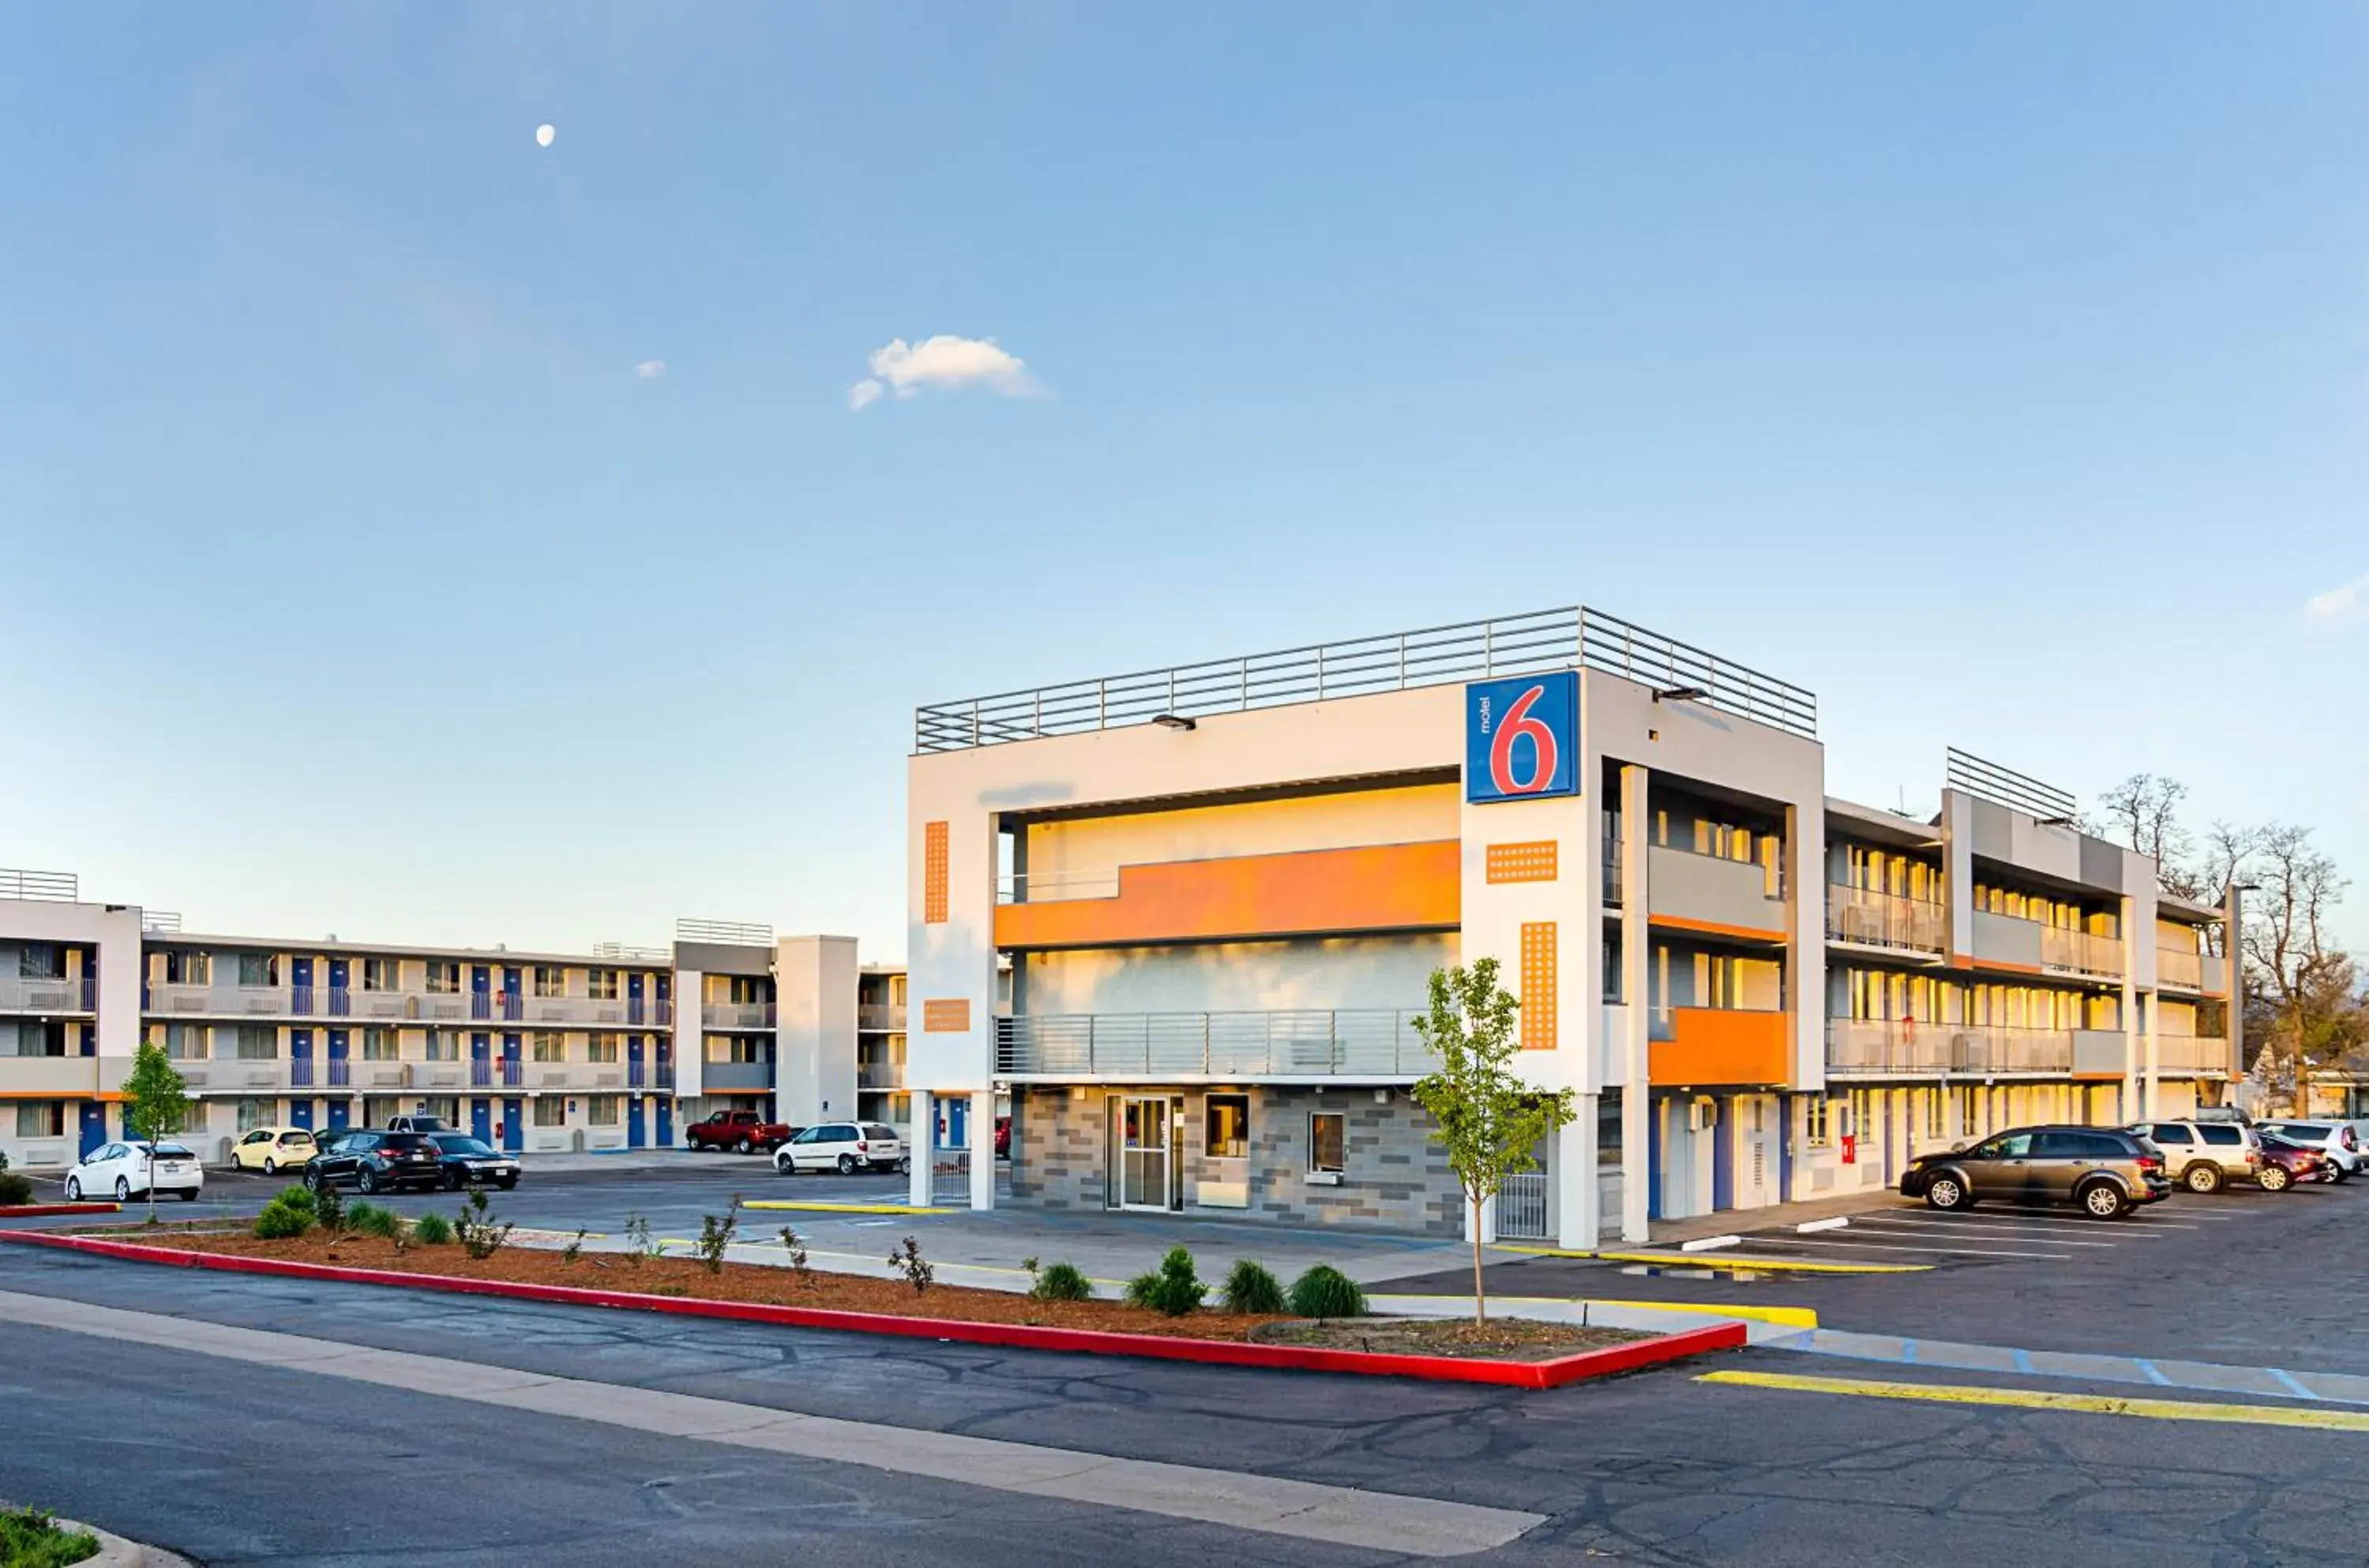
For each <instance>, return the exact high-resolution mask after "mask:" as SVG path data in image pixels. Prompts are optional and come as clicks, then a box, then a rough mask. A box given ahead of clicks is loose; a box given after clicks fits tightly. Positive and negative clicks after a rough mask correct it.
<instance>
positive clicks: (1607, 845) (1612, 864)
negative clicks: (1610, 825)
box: [1604, 839, 1628, 910]
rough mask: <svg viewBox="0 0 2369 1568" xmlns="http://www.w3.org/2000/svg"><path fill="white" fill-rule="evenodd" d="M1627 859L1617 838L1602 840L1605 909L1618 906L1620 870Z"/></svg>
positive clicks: (1617, 907)
mask: <svg viewBox="0 0 2369 1568" xmlns="http://www.w3.org/2000/svg"><path fill="white" fill-rule="evenodd" d="M1627 859H1628V856H1627V855H1626V854H1625V853H1623V852H1622V850H1621V847H1620V841H1619V840H1618V839H1607V840H1606V841H1604V904H1605V907H1606V908H1607V909H1616V910H1617V909H1619V907H1620V898H1621V894H1620V871H1621V867H1622V865H1623V864H1624V863H1625V862H1626V861H1627Z"/></svg>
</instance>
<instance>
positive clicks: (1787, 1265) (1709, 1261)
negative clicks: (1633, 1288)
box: [1491, 1242, 1933, 1274]
mask: <svg viewBox="0 0 2369 1568" xmlns="http://www.w3.org/2000/svg"><path fill="white" fill-rule="evenodd" d="M1491 1245H1492V1246H1493V1248H1494V1250H1496V1251H1498V1252H1501V1253H1523V1254H1525V1255H1526V1256H1529V1257H1539V1258H1591V1259H1594V1260H1595V1261H1596V1262H1598V1263H1652V1264H1662V1265H1666V1266H1669V1267H1673V1268H1713V1269H1720V1268H1727V1269H1734V1268H1750V1269H1766V1270H1768V1271H1770V1272H1772V1273H1774V1272H1778V1271H1780V1270H1781V1271H1787V1272H1791V1273H1793V1274H1930V1273H1931V1272H1932V1270H1933V1265H1931V1264H1929V1263H1805V1262H1802V1261H1800V1260H1798V1259H1794V1258H1760V1257H1749V1256H1744V1257H1739V1256H1738V1255H1736V1254H1735V1253H1727V1252H1722V1253H1605V1252H1589V1251H1585V1250H1582V1249H1575V1248H1563V1247H1525V1246H1520V1245H1517V1244H1516V1243H1514V1242H1493V1243H1491Z"/></svg>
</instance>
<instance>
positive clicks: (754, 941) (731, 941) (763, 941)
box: [669, 920, 773, 957]
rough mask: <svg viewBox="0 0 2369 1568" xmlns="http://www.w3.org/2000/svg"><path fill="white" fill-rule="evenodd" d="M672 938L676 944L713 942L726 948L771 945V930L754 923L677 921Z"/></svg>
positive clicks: (766, 926)
mask: <svg viewBox="0 0 2369 1568" xmlns="http://www.w3.org/2000/svg"><path fill="white" fill-rule="evenodd" d="M674 936H675V940H676V941H677V942H714V943H718V944H723V945H725V946H728V947H771V946H772V944H773V928H772V926H770V925H761V924H759V923H758V922H757V921H703V920H679V921H675V922H674ZM671 956H672V955H671V954H669V957H671Z"/></svg>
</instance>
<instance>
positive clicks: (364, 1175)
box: [354, 1165, 378, 1193]
mask: <svg viewBox="0 0 2369 1568" xmlns="http://www.w3.org/2000/svg"><path fill="white" fill-rule="evenodd" d="M354 1185H356V1186H358V1187H360V1188H361V1190H362V1191H364V1192H366V1193H376V1192H377V1191H378V1173H377V1172H376V1171H373V1170H372V1169H371V1168H370V1167H369V1166H368V1165H365V1166H363V1167H362V1168H361V1169H360V1171H358V1172H356V1173H355V1174H354Z"/></svg>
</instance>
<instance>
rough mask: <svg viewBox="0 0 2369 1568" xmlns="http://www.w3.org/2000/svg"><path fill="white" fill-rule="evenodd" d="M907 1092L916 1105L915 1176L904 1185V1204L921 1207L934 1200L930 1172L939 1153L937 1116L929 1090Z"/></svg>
mask: <svg viewBox="0 0 2369 1568" xmlns="http://www.w3.org/2000/svg"><path fill="white" fill-rule="evenodd" d="M907 1093H910V1095H911V1096H912V1106H913V1123H912V1131H913V1147H912V1150H911V1153H912V1156H913V1173H912V1177H911V1179H910V1180H909V1181H908V1182H907V1183H906V1184H905V1201H906V1202H908V1203H910V1204H912V1205H914V1206H915V1207H922V1206H924V1205H926V1204H928V1203H929V1201H930V1197H931V1193H930V1171H931V1167H932V1166H933V1164H934V1163H935V1162H936V1161H937V1154H938V1113H937V1107H936V1106H935V1105H933V1104H931V1102H930V1092H929V1091H928V1090H926V1089H913V1090H909V1091H907Z"/></svg>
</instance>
